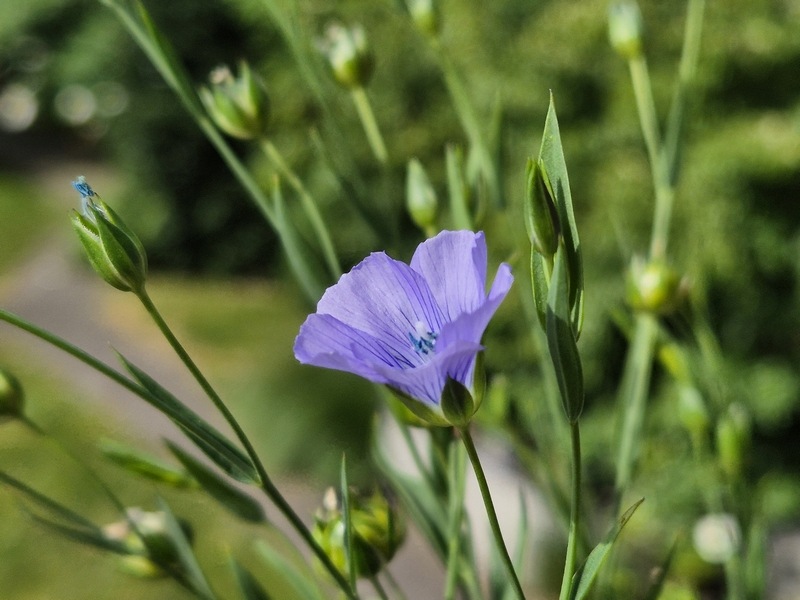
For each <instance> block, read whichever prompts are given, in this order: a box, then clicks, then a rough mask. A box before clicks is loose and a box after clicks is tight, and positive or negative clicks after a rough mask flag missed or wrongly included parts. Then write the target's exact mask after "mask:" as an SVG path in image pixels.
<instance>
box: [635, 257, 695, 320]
mask: <svg viewBox="0 0 800 600" xmlns="http://www.w3.org/2000/svg"><path fill="white" fill-rule="evenodd" d="M626 287H627V300H628V304H629V305H630V306H631V307H632V308H634V309H636V310H642V311H647V312H652V313H655V314H661V315H664V314H669V313H671V312H673V311H674V310H675V309H676V308H677V307H678V306H679V305H680V303H681V301H682V300H683V299H684V297H685V295H686V290H685V288H684V286H683V282H682V281H681V278H680V276H679V275H678V273H677V271H675V269H673V268H672V267H670V266H669V265H667V264H666V263H664V262H662V261H659V260H654V261H650V262H648V263H645V262H643V261H642V260H639V259H634V261H633V263H632V264H631V268H630V270H629V271H628V278H627V282H626Z"/></svg>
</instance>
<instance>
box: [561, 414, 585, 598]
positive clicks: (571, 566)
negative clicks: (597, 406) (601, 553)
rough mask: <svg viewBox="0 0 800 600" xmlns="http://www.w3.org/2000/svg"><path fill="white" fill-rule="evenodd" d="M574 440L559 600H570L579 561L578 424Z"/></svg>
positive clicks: (572, 432)
mask: <svg viewBox="0 0 800 600" xmlns="http://www.w3.org/2000/svg"><path fill="white" fill-rule="evenodd" d="M570 433H571V438H572V505H571V508H570V515H569V536H568V538H567V556H566V559H565V560H564V577H563V578H562V579H561V594H560V595H559V600H568V599H569V598H570V594H571V592H572V579H573V577H574V575H575V565H576V564H577V559H578V546H579V542H580V540H579V533H580V518H581V433H580V426H579V424H578V422H577V421H576V422H574V423H571V424H570Z"/></svg>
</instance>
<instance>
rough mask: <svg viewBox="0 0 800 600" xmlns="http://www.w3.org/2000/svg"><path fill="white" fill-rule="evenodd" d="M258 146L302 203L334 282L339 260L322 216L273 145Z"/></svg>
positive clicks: (268, 142) (263, 139) (314, 202)
mask: <svg viewBox="0 0 800 600" xmlns="http://www.w3.org/2000/svg"><path fill="white" fill-rule="evenodd" d="M260 144H261V149H262V150H263V151H264V154H266V155H267V158H269V160H270V162H272V164H273V166H274V167H275V169H276V170H277V171H278V173H280V175H281V176H282V177H283V178H284V179H285V180H286V181H287V182H288V183H289V185H290V186H292V188H294V190H295V191H296V192H297V195H298V196H300V201H301V202H302V203H303V210H304V211H305V213H306V216H307V217H308V220H309V222H310V223H311V227H312V228H313V229H314V233H315V234H316V236H317V238H318V239H319V243H320V246H321V248H322V254H323V256H324V257H325V262H326V263H327V265H328V270H329V271H330V274H331V277H332V278H333V279H334V280H336V279H338V278H339V276H340V275H341V274H342V267H341V265H340V264H339V258H338V257H337V255H336V249H335V248H334V246H333V240H332V239H331V234H330V232H329V231H328V227H327V226H326V225H325V220H324V219H323V218H322V214H320V212H319V208H318V207H317V203H316V201H315V200H314V198H313V197H312V196H311V194H310V193H309V191H308V190H307V189H306V186H305V185H303V182H302V181H301V179H300V178H299V177H298V176H297V174H296V173H295V172H294V171H293V170H292V168H291V167H290V166H289V164H288V163H287V162H286V160H285V159H284V158H283V155H282V154H281V153H280V152H279V151H278V149H277V148H276V147H275V144H273V143H272V142H271V141H269V140H268V139H266V138H262V139H261V140H260Z"/></svg>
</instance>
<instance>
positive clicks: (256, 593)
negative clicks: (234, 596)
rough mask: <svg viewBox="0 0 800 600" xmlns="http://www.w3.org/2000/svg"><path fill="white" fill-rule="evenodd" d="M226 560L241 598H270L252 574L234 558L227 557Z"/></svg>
mask: <svg viewBox="0 0 800 600" xmlns="http://www.w3.org/2000/svg"><path fill="white" fill-rule="evenodd" d="M228 562H229V564H230V566H231V571H233V576H234V578H235V579H236V586H237V587H238V588H239V592H240V594H241V597H242V598H243V600H270V598H272V596H270V595H269V594H268V593H267V591H266V590H265V589H264V588H263V587H262V586H261V584H260V583H259V582H258V580H257V579H256V578H255V577H254V576H253V574H252V573H251V572H250V571H249V570H247V569H246V568H245V567H244V566H243V565H242V564H241V563H240V562H239V561H238V560H236V558H234V557H233V556H229V557H228Z"/></svg>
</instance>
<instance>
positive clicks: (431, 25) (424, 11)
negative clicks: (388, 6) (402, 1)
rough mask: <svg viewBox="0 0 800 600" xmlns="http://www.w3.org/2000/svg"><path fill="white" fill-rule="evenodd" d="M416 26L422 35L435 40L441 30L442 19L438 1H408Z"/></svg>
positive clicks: (409, 10) (407, 4)
mask: <svg viewBox="0 0 800 600" xmlns="http://www.w3.org/2000/svg"><path fill="white" fill-rule="evenodd" d="M406 6H407V7H408V12H409V14H410V15H411V18H412V19H413V20H414V24H415V25H416V26H417V29H419V30H420V31H421V32H422V33H424V34H425V35H427V36H430V37H433V38H435V37H436V36H438V35H439V31H440V29H441V17H440V14H439V7H438V5H437V3H436V0H406Z"/></svg>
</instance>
